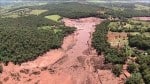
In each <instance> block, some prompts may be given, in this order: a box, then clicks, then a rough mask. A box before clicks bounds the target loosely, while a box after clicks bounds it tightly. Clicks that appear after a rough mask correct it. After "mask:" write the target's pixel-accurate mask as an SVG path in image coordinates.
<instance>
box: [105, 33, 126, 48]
mask: <svg viewBox="0 0 150 84" xmlns="http://www.w3.org/2000/svg"><path fill="white" fill-rule="evenodd" d="M107 37H108V42H109V43H110V45H111V46H112V47H118V48H119V47H123V46H124V45H125V44H127V40H128V36H127V33H125V32H108V34H107Z"/></svg>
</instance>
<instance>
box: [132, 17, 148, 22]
mask: <svg viewBox="0 0 150 84" xmlns="http://www.w3.org/2000/svg"><path fill="white" fill-rule="evenodd" d="M133 19H136V20H144V21H150V17H133Z"/></svg>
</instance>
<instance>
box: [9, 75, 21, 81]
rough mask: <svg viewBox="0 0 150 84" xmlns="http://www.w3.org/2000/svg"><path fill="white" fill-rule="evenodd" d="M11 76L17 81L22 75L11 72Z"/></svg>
mask: <svg viewBox="0 0 150 84" xmlns="http://www.w3.org/2000/svg"><path fill="white" fill-rule="evenodd" d="M11 77H12V78H13V79H14V80H16V81H20V77H21V76H20V74H19V73H11Z"/></svg>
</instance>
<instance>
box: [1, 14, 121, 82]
mask: <svg viewBox="0 0 150 84" xmlns="http://www.w3.org/2000/svg"><path fill="white" fill-rule="evenodd" d="M62 21H63V22H64V24H65V25H66V26H70V27H76V28H77V30H76V31H75V33H73V34H71V35H69V36H67V37H65V39H64V42H63V45H62V48H60V49H55V50H50V51H49V52H47V53H45V54H44V55H43V56H40V57H38V58H37V59H36V60H34V61H29V62H26V63H23V64H21V65H20V66H19V65H14V64H12V63H9V64H8V66H3V67H4V72H3V73H2V74H1V77H0V81H1V82H3V83H4V84H104V83H105V84H110V83H112V82H113V84H123V83H122V80H121V78H115V77H114V76H113V74H112V73H111V71H110V70H105V71H103V70H100V71H96V70H95V66H101V65H103V61H104V58H103V56H98V55H97V53H96V52H95V50H94V49H93V48H92V47H91V38H92V33H93V32H94V30H95V25H97V24H100V23H101V22H102V21H103V20H102V19H99V18H94V17H89V18H81V19H68V18H64V19H63V20H62ZM97 64H98V65H97ZM104 72H105V73H104ZM99 73H100V76H99ZM110 74H111V75H110ZM108 76H109V80H107V79H108V78H107V77H108Z"/></svg>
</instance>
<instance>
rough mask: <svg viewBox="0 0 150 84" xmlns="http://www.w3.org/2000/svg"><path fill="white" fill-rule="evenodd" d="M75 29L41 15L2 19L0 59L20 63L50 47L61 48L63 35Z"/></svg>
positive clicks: (0, 24)
mask: <svg viewBox="0 0 150 84" xmlns="http://www.w3.org/2000/svg"><path fill="white" fill-rule="evenodd" d="M44 26H46V27H47V26H49V27H50V29H45V28H43V27H44ZM73 31H74V28H69V27H65V26H64V25H63V24H61V23H55V22H53V21H50V20H48V19H46V18H42V17H40V16H27V17H20V18H14V19H13V18H3V19H0V39H1V40H0V61H2V62H4V63H8V62H9V61H12V62H14V63H17V64H19V63H22V62H25V61H29V60H33V59H35V58H36V57H37V56H39V55H41V54H43V53H45V52H46V51H48V50H49V49H56V48H59V47H60V46H61V44H62V41H63V37H64V36H66V35H68V34H70V33H72V32H73Z"/></svg>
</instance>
